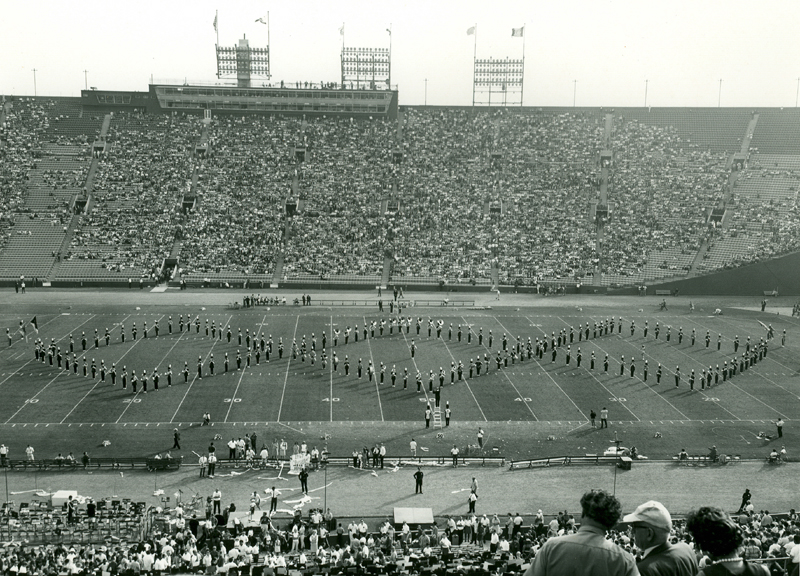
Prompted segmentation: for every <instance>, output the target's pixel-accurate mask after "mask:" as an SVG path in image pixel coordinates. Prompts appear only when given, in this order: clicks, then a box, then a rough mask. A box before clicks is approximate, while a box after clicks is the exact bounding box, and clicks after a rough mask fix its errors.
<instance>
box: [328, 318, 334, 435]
mask: <svg viewBox="0 0 800 576" xmlns="http://www.w3.org/2000/svg"><path fill="white" fill-rule="evenodd" d="M329 328H330V331H331V332H330V341H331V344H333V314H331V325H330V326H329ZM330 379H331V391H330V393H329V394H328V400H329V402H328V403H329V404H330V405H331V422H333V350H331V365H330Z"/></svg>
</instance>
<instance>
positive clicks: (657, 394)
mask: <svg viewBox="0 0 800 576" xmlns="http://www.w3.org/2000/svg"><path fill="white" fill-rule="evenodd" d="M557 318H558V319H559V320H561V321H562V322H564V324H567V322H566V321H565V320H564V319H563V318H560V317H558V316H557ZM567 325H568V326H569V324H567ZM570 327H571V326H570ZM623 340H624V339H623ZM585 342H592V343H593V346H594V347H595V348H597V349H598V350H602V352H603V354H608V352H607V351H606V350H605V348H603V347H602V346H600V345H599V344H594V340H585ZM631 346H633V344H631ZM645 356H648V357H649V358H650V359H651V360H653V361H654V362H656V359H655V358H653V357H652V356H650V354H647V353H645ZM657 363H658V362H657ZM667 372H669V368H667ZM673 374H674V372H673ZM592 378H594V379H595V380H597V381H598V382H600V380H599V379H598V378H597V377H595V375H594V374H592ZM636 379H637V380H639V381H640V382H642V383H643V384H644V382H643V381H642V380H641V378H639V377H637V378H636ZM601 386H602V384H601ZM603 388H605V386H603ZM645 388H647V389H648V390H650V391H651V392H652V393H653V394H655V395H656V396H658V397H659V398H661V399H662V400H663V401H664V402H666V403H667V404H669V405H670V406H671V407H672V409H673V410H675V412H677V413H678V414H680V415H681V416H682V417H683V418H684V419H685V420H691V418H689V417H688V416H686V414H684V413H683V412H681V411H680V410H678V407H677V406H675V405H674V404H673V403H672V402H670V401H669V400H667V399H666V398H665V397H664V396H662V395H661V394H659V393H658V392H656V391H655V390H654V389H653V388H651V387H650V386H648V385H646V384H645ZM606 390H608V388H606ZM615 396H616V394H615ZM628 412H630V409H628Z"/></svg>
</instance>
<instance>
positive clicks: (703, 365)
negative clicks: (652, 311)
mask: <svg viewBox="0 0 800 576" xmlns="http://www.w3.org/2000/svg"><path fill="white" fill-rule="evenodd" d="M626 320H627V318H626ZM667 326H670V325H667ZM622 340H623V341H624V342H625V343H626V344H628V345H629V346H633V344H631V343H630V342H628V341H627V340H625V338H622ZM633 347H634V348H635V346H633ZM672 349H673V350H675V351H676V352H678V353H680V354H683V355H684V356H686V357H687V358H688V359H689V360H691V361H692V362H696V363H698V364H700V366H701V368H703V369H705V367H706V366H705V364H704V363H703V362H700V361H699V360H697V359H695V358H692V357H691V356H689V355H688V354H687V353H686V352H684V351H683V350H681V349H680V348H678V346H673V347H672ZM646 355H647V356H649V357H650V358H653V357H652V356H650V354H646ZM653 360H654V361H656V359H655V358H653ZM667 371H668V372H670V373H671V374H673V375H674V374H675V372H672V371H671V370H669V368H668V369H667ZM728 381H729V382H730V380H728ZM737 388H738V386H737ZM697 392H700V395H701V396H704V397H706V398H709V396H708V394H706V393H705V391H704V390H702V389H701V390H697ZM716 404H717V406H719V407H720V408H722V409H723V410H725V412H727V413H728V414H730V415H731V416H733V417H734V418H738V419H739V420H742V418H739V417H738V416H736V414H734V413H733V412H731V411H730V410H728V409H727V408H725V407H724V406H722V405H720V403H719V402H716ZM770 408H772V407H771V406H770ZM772 409H773V410H774V408H772Z"/></svg>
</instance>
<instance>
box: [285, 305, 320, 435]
mask: <svg viewBox="0 0 800 576" xmlns="http://www.w3.org/2000/svg"><path fill="white" fill-rule="evenodd" d="M299 323H300V315H299V314H298V315H297V319H296V320H295V321H294V334H293V335H292V343H294V342H295V341H296V340H297V325H298V324H299ZM291 365H292V358H291V357H289V361H288V362H286V375H285V376H284V377H283V391H282V392H281V403H280V406H278V418H277V421H278V422H280V421H281V412H283V399H284V397H285V396H286V383H287V382H288V381H289V367H290V366H291ZM331 402H333V398H331Z"/></svg>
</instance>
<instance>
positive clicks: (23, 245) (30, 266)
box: [0, 213, 69, 280]
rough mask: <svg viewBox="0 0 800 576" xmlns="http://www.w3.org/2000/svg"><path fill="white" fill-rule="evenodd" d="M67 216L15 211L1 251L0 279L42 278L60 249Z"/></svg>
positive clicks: (51, 265)
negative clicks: (6, 239) (18, 212)
mask: <svg viewBox="0 0 800 576" xmlns="http://www.w3.org/2000/svg"><path fill="white" fill-rule="evenodd" d="M67 222H69V217H65V216H64V215H61V214H59V215H56V214H40V213H37V214H16V215H14V220H13V225H12V226H11V227H10V228H9V238H8V242H7V244H6V246H5V248H4V249H3V251H2V252H0V278H2V279H12V278H19V277H20V276H25V277H26V278H38V279H40V280H41V279H44V278H46V277H47V275H48V274H49V272H50V268H52V267H53V262H54V261H55V255H56V253H57V252H58V250H59V249H60V248H61V243H62V242H63V240H64V234H65V233H66V229H65V224H66V223H67Z"/></svg>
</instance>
